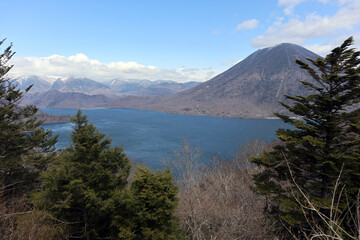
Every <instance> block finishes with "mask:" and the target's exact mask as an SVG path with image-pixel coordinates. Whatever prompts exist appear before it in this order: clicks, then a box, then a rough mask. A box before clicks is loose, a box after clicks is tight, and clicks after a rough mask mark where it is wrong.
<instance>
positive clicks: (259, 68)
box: [27, 43, 320, 118]
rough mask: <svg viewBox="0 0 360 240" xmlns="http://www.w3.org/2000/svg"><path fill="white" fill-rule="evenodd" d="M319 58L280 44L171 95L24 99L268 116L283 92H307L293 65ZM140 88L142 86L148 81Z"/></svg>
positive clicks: (306, 76) (278, 109)
mask: <svg viewBox="0 0 360 240" xmlns="http://www.w3.org/2000/svg"><path fill="white" fill-rule="evenodd" d="M318 57H320V56H319V55H316V54H315V53H313V52H311V51H309V50H307V49H305V48H303V47H301V46H298V45H295V44H289V43H283V44H278V45H276V46H274V47H270V48H264V49H259V50H257V51H255V52H254V53H252V54H251V55H250V56H248V57H247V58H245V59H244V60H242V61H241V62H239V63H237V64H235V65H234V66H233V67H231V68H229V69H228V70H226V71H225V72H223V73H221V74H219V75H217V76H215V77H214V78H212V79H210V80H208V81H206V82H204V83H201V84H198V85H196V86H194V87H191V88H188V89H186V90H184V91H179V92H177V93H175V94H171V95H166V94H163V96H159V95H157V96H152V97H150V96H151V94H148V95H150V96H145V97H144V96H141V94H140V96H139V95H136V94H127V95H123V96H122V97H114V96H112V97H109V96H104V95H101V94H98V95H94V96H87V95H86V94H85V95H74V94H73V95H71V93H60V92H57V93H55V92H54V93H53V94H55V95H56V96H57V97H56V98H51V94H48V95H44V94H42V95H38V96H37V97H36V96H34V95H33V96H32V97H29V98H27V101H28V102H29V103H35V104H43V105H44V104H45V105H46V104H47V105H46V106H43V105H41V106H42V107H58V108H59V107H66V108H69V107H70V108H71V107H73V108H75V107H107V108H134V109H138V110H152V111H160V112H167V113H177V114H188V115H208V116H216V117H237V118H272V117H273V113H274V112H279V113H282V112H284V109H283V107H282V106H281V105H280V104H279V103H278V102H279V101H283V102H285V103H287V99H286V98H285V97H284V94H288V95H293V96H294V95H306V94H307V93H308V91H306V90H305V88H304V87H303V86H302V85H301V84H300V82H299V81H311V77H310V76H309V74H308V73H307V72H306V71H305V70H303V69H301V68H300V67H299V66H298V65H297V64H296V63H295V61H296V60H297V59H298V60H301V61H306V59H307V58H311V59H316V58H318ZM114 84H115V82H114ZM141 84H146V81H143V82H142V83H141ZM165 85H166V84H165ZM129 93H131V91H130V92H129ZM30 98H33V99H32V100H31V99H30ZM72 98H74V99H76V100H74V101H73V102H75V103H73V104H72V102H71V101H70V100H69V99H72ZM85 98H86V100H84V99H85ZM29 99H30V100H29ZM36 99H37V100H36ZM39 99H41V100H40V101H39ZM46 99H49V101H45V100H46Z"/></svg>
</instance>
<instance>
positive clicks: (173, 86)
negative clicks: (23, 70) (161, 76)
mask: <svg viewBox="0 0 360 240" xmlns="http://www.w3.org/2000/svg"><path fill="white" fill-rule="evenodd" d="M14 81H16V82H17V84H18V87H19V88H20V89H21V90H25V89H26V88H27V87H29V86H30V85H33V86H32V88H31V89H30V91H29V94H35V93H45V92H47V91H52V90H58V91H59V92H63V93H70V92H72V93H84V94H87V95H99V94H101V95H105V96H108V97H115V96H128V95H132V96H159V95H170V94H174V93H177V92H180V91H183V90H186V89H189V88H191V87H194V86H196V85H198V84H199V82H186V83H178V82H174V81H168V80H158V81H150V80H146V79H113V80H110V81H104V82H98V81H95V80H92V79H89V78H76V77H71V76H70V77H53V76H37V75H32V76H22V77H15V78H14Z"/></svg>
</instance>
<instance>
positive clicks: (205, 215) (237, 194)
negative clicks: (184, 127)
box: [167, 141, 269, 240]
mask: <svg viewBox="0 0 360 240" xmlns="http://www.w3.org/2000/svg"><path fill="white" fill-rule="evenodd" d="M241 148H242V152H241V153H239V154H236V156H235V159H234V160H222V159H220V158H219V157H218V156H215V157H213V158H212V159H211V160H210V162H211V163H210V164H206V165H205V164H202V163H201V161H200V155H201V152H200V150H199V149H194V148H193V147H191V146H190V145H189V143H187V142H186V141H184V144H183V145H182V147H181V148H180V149H179V150H177V151H175V157H174V158H173V159H169V160H167V164H168V165H169V166H171V168H172V170H173V172H174V175H175V177H176V179H177V181H178V183H179V185H180V192H179V200H180V201H179V206H178V209H177V216H178V217H179V218H180V224H181V228H182V230H183V231H184V232H185V233H186V235H187V237H188V238H189V239H192V240H202V239H226V240H231V239H264V236H265V231H266V227H265V222H264V216H263V208H264V207H265V203H266V200H265V198H264V197H261V196H258V195H256V194H255V193H254V192H253V191H252V190H251V188H252V187H253V182H252V179H251V174H253V173H254V172H257V171H259V169H258V168H257V167H254V166H250V164H249V157H250V156H251V155H258V154H261V153H262V151H264V150H265V149H267V148H269V146H268V145H266V144H265V143H263V142H260V141H255V142H251V143H249V145H248V146H241Z"/></svg>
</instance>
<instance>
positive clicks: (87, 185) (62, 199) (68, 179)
mask: <svg viewBox="0 0 360 240" xmlns="http://www.w3.org/2000/svg"><path fill="white" fill-rule="evenodd" d="M73 123H74V124H75V128H74V131H73V133H72V136H71V137H72V141H73V143H72V145H71V146H70V147H69V148H67V149H66V150H65V152H64V153H63V154H61V155H60V156H59V157H58V158H57V159H56V161H55V162H54V164H53V165H52V166H51V167H50V168H49V169H48V170H47V171H46V172H44V173H43V174H42V176H41V178H42V180H43V190H42V191H40V192H38V193H36V194H35V195H34V201H35V203H36V204H37V205H38V206H39V207H41V208H43V209H46V210H49V211H50V212H52V213H53V214H54V216H55V217H57V218H58V219H60V220H61V221H64V222H66V223H67V224H68V227H67V229H68V233H69V237H70V238H81V239H98V238H104V237H109V235H110V232H111V216H112V213H113V211H114V207H115V206H114V204H113V201H114V195H115V193H117V192H118V191H120V190H122V189H123V188H124V187H125V186H126V184H127V177H128V175H129V172H130V167H131V165H130V163H129V159H128V158H127V156H126V155H125V154H124V152H123V149H122V148H121V147H114V148H111V147H110V144H111V140H110V139H109V138H106V137H105V135H104V134H102V133H100V131H98V130H97V129H96V128H95V126H94V125H92V124H89V123H88V120H87V117H86V116H84V115H82V113H81V111H80V110H79V112H78V113H77V115H76V117H75V118H74V119H73Z"/></svg>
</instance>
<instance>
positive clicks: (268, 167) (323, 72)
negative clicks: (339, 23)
mask: <svg viewBox="0 0 360 240" xmlns="http://www.w3.org/2000/svg"><path fill="white" fill-rule="evenodd" d="M352 44H353V39H352V37H351V38H349V39H347V40H346V41H345V42H344V43H343V44H342V45H341V46H339V47H337V48H335V49H334V50H332V52H331V53H330V54H329V55H327V56H326V57H325V58H324V59H322V58H318V59H315V60H312V59H308V60H309V61H310V64H307V63H304V62H301V61H297V63H298V64H299V66H300V67H301V68H303V69H305V70H306V71H307V72H308V73H309V74H310V76H311V77H312V78H313V81H311V82H310V81H309V82H307V81H303V82H301V83H302V84H303V85H304V86H305V87H306V88H307V89H309V95H308V96H289V95H286V97H287V99H290V100H292V102H293V105H287V104H284V103H281V104H282V105H283V106H284V107H285V108H286V109H288V110H289V112H291V113H292V114H294V115H295V116H297V117H296V118H292V117H290V116H287V115H281V114H276V115H277V116H278V117H279V118H281V119H282V120H283V121H284V122H286V123H289V124H291V125H292V126H294V127H295V128H294V129H279V130H278V131H277V136H278V138H279V139H280V140H281V141H282V142H283V144H281V145H278V146H276V147H275V148H274V150H273V151H271V152H267V153H265V154H264V155H262V156H261V157H257V158H254V159H253V162H254V163H256V164H258V165H259V166H262V167H263V171H262V172H261V173H259V174H255V175H254V176H253V178H254V180H255V184H256V190H257V192H258V193H260V194H263V195H266V196H268V197H269V199H270V203H269V205H268V207H267V208H266V210H265V211H266V213H267V215H268V216H269V218H270V219H271V221H272V222H275V223H277V225H276V228H275V230H276V231H277V232H278V233H280V232H288V230H290V232H291V234H293V236H297V237H299V238H302V237H304V236H305V235H306V236H308V235H309V233H311V232H312V230H313V228H312V224H317V225H320V226H321V225H322V223H321V219H320V218H319V216H317V215H313V214H312V212H311V211H308V209H306V208H303V207H300V206H305V205H306V202H305V199H304V195H302V194H300V193H299V189H298V188H297V186H300V187H301V189H300V190H301V191H302V192H303V193H304V194H305V196H307V197H308V199H309V200H310V201H311V202H312V203H314V204H315V206H316V207H317V208H318V210H319V212H320V213H322V214H325V215H327V216H329V215H330V214H331V212H332V211H331V210H330V209H331V208H332V207H334V206H333V205H334V199H339V201H338V202H337V205H336V212H337V213H338V214H339V215H340V216H341V217H340V218H339V219H342V220H341V221H340V222H338V223H336V224H338V226H341V227H343V228H344V229H351V228H353V227H354V226H355V224H356V221H355V219H354V218H353V217H349V216H350V215H347V213H346V212H347V211H348V206H355V205H356V201H357V199H356V196H357V194H358V191H359V187H360V162H359V147H360V144H359V140H360V138H359V136H360V135H359V122H360V108H359V107H358V103H359V102H360V76H359V73H360V68H359V63H360V59H359V55H360V52H359V51H355V50H354V49H353V48H351V45H352ZM341 171H342V174H341V176H340V172H341ZM339 176H340V183H341V186H340V189H344V191H345V192H343V194H342V197H341V195H339V193H336V194H335V195H334V191H333V190H334V186H335V184H336V182H337V179H338V177H339ZM345 196H346V197H345ZM333 197H334V198H333ZM303 204H304V205H303ZM322 227H323V228H324V229H325V232H326V229H328V228H329V226H325V225H322ZM285 229H287V230H285ZM344 238H346V236H344Z"/></svg>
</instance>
